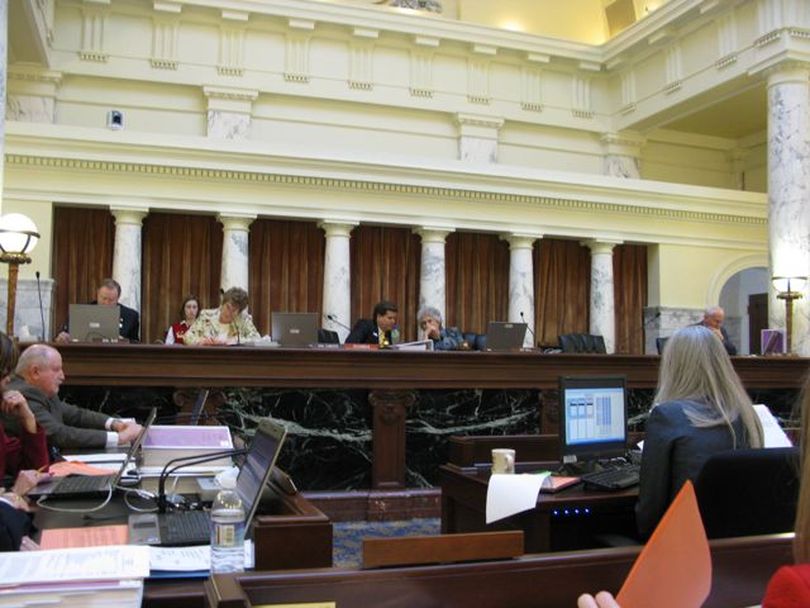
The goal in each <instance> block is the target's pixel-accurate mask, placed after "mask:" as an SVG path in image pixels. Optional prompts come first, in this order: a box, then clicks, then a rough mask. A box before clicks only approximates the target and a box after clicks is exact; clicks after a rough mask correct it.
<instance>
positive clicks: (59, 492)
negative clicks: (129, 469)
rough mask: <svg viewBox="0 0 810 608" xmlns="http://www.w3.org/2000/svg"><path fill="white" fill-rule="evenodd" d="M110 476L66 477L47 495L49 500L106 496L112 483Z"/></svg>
mask: <svg viewBox="0 0 810 608" xmlns="http://www.w3.org/2000/svg"><path fill="white" fill-rule="evenodd" d="M112 479H113V478H112V476H110V475H68V476H67V477H64V478H63V479H62V480H61V481H60V482H58V483H57V484H56V485H55V486H54V487H53V490H52V491H51V492H50V494H48V497H49V498H58V497H63V496H64V497H68V496H69V497H73V496H95V495H101V494H107V493H108V492H109V490H110V483H112Z"/></svg>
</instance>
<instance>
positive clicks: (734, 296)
mask: <svg viewBox="0 0 810 608" xmlns="http://www.w3.org/2000/svg"><path fill="white" fill-rule="evenodd" d="M719 303H720V306H722V307H723V308H724V309H725V311H726V331H728V334H729V336H730V337H731V341H732V342H734V344H736V345H737V352H738V353H739V354H740V355H748V354H751V353H752V352H753V353H755V354H759V330H760V329H765V328H766V327H768V269H767V268H765V267H756V268H746V269H744V270H740V271H739V272H736V273H734V274H733V275H731V277H730V278H729V279H728V280H727V281H726V282H725V284H724V285H723V289H722V290H721V291H720V299H719Z"/></svg>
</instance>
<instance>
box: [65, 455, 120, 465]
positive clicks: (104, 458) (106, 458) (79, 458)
mask: <svg viewBox="0 0 810 608" xmlns="http://www.w3.org/2000/svg"><path fill="white" fill-rule="evenodd" d="M128 455H129V454H127V453H126V452H109V453H105V452H101V453H97V454H70V455H68V456H65V460H69V461H76V462H88V463H97V462H104V463H109V462H117V463H118V466H121V463H122V462H124V460H126V458H127V456H128Z"/></svg>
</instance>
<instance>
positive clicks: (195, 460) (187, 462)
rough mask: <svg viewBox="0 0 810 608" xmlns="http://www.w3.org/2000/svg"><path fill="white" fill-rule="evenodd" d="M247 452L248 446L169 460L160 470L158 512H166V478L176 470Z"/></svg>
mask: <svg viewBox="0 0 810 608" xmlns="http://www.w3.org/2000/svg"><path fill="white" fill-rule="evenodd" d="M247 453H248V449H247V448H245V449H241V450H222V451H219V452H209V453H208V454H195V455H193V456H181V457H180V458H175V459H173V460H170V461H169V462H167V463H166V465H165V466H164V467H163V470H162V471H161V472H160V477H159V478H158V495H157V505H158V513H165V512H166V480H167V479H168V478H169V476H171V474H172V473H174V472H175V471H176V470H178V469H182V468H184V467H190V466H194V465H195V464H204V463H206V462H211V461H212V460H219V459H220V458H222V457H223V456H241V455H243V454H247ZM176 462H179V463H180V464H178V465H175V466H173V467H172V468H171V469H169V467H171V466H172V465H173V464H174V463H176Z"/></svg>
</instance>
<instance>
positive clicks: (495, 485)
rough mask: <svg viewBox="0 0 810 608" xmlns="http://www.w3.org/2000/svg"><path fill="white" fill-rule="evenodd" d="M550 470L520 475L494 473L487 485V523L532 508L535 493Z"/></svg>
mask: <svg viewBox="0 0 810 608" xmlns="http://www.w3.org/2000/svg"><path fill="white" fill-rule="evenodd" d="M549 475H551V473H550V472H548V471H545V472H544V473H533V474H528V473H524V474H522V475H500V474H494V475H492V476H490V478H489V486H488V487H487V517H486V519H487V523H488V524H491V523H492V522H493V521H498V520H499V519H503V518H505V517H509V516H510V515H514V514H515V513H520V512H521V511H527V510H529V509H534V507H535V505H536V504H537V495H538V494H539V493H540V487H541V486H542V485H543V481H545V479H546V477H548V476H549Z"/></svg>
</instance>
